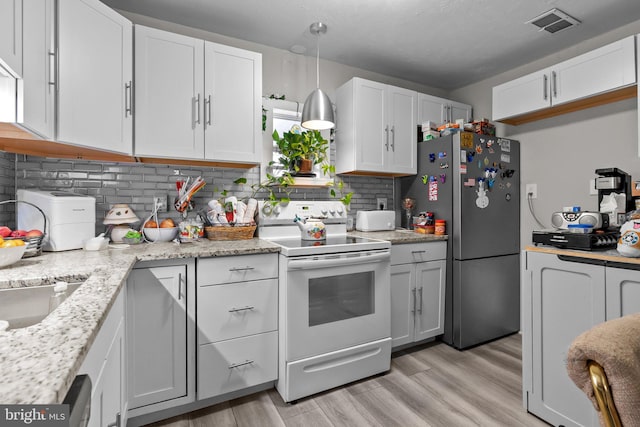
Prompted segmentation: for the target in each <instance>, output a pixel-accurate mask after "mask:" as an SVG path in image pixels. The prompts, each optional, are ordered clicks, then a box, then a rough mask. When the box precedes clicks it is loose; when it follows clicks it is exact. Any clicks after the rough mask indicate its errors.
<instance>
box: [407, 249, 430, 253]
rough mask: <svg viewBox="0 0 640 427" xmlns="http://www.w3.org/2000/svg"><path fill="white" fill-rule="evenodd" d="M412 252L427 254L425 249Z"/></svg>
mask: <svg viewBox="0 0 640 427" xmlns="http://www.w3.org/2000/svg"><path fill="white" fill-rule="evenodd" d="M411 253H412V254H426V253H427V251H425V250H424V249H423V250H421V251H411Z"/></svg>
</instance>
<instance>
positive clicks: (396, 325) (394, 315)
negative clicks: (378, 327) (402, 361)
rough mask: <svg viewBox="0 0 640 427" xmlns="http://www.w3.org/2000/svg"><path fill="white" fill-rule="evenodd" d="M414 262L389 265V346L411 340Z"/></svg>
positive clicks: (395, 345)
mask: <svg viewBox="0 0 640 427" xmlns="http://www.w3.org/2000/svg"><path fill="white" fill-rule="evenodd" d="M415 290H416V289H415V267H414V264H401V265H392V266H391V346H392V347H398V346H400V345H403V344H409V343H411V342H413V337H414V335H413V330H414V315H415V311H416V295H415Z"/></svg>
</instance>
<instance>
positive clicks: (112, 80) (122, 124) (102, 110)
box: [57, 0, 133, 154]
mask: <svg viewBox="0 0 640 427" xmlns="http://www.w3.org/2000/svg"><path fill="white" fill-rule="evenodd" d="M132 28H133V25H132V24H131V21H129V20H128V19H125V18H124V17H123V16H121V15H119V14H118V13H116V12H115V11H113V10H112V9H110V8H109V7H107V6H106V5H104V4H103V3H101V2H100V1H98V0H65V1H60V2H58V68H59V75H58V110H57V115H58V129H57V132H58V134H57V139H58V140H59V141H62V142H69V143H72V144H78V145H83V146H88V147H92V148H98V149H102V150H108V151H114V152H118V153H125V154H131V152H132V136H133V133H132V129H133V127H132V124H133V119H132V117H131V114H130V113H129V112H128V107H129V106H130V102H131V101H130V95H131V92H130V87H131V83H132V73H133V62H132V61H133V56H132V48H133V45H132V40H133V38H132V31H133V30H132Z"/></svg>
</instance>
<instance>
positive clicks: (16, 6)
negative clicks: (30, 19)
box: [0, 0, 23, 77]
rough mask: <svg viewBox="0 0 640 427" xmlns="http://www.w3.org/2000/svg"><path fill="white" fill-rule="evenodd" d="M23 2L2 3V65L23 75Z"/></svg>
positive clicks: (0, 42)
mask: <svg viewBox="0 0 640 427" xmlns="http://www.w3.org/2000/svg"><path fill="white" fill-rule="evenodd" d="M22 1H23V0H2V1H0V65H4V66H5V67H6V68H9V69H10V70H11V71H12V72H13V73H14V74H15V75H16V76H18V77H19V76H21V75H22Z"/></svg>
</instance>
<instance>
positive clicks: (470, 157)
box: [467, 151, 476, 163]
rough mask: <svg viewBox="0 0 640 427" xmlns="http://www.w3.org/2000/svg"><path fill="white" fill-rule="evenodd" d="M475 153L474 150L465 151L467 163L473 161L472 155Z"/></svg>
mask: <svg viewBox="0 0 640 427" xmlns="http://www.w3.org/2000/svg"><path fill="white" fill-rule="evenodd" d="M475 155H476V152H475V151H467V161H468V162H469V163H471V162H473V156H475Z"/></svg>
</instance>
